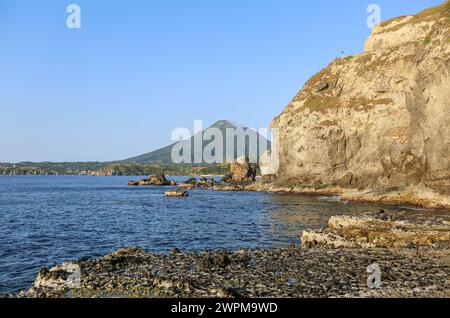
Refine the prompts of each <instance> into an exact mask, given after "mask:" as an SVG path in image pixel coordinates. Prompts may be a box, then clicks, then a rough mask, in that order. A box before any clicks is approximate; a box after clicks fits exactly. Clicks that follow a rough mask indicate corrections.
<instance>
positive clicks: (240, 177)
mask: <svg viewBox="0 0 450 318" xmlns="http://www.w3.org/2000/svg"><path fill="white" fill-rule="evenodd" d="M255 178H256V168H255V167H254V166H253V165H252V164H251V163H250V160H249V159H248V157H243V158H240V159H238V160H236V161H234V162H232V163H231V169H230V174H229V175H228V176H226V177H225V178H224V180H223V181H224V182H233V183H243V182H253V181H255Z"/></svg>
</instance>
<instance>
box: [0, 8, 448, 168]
mask: <svg viewBox="0 0 450 318" xmlns="http://www.w3.org/2000/svg"><path fill="white" fill-rule="evenodd" d="M442 2H443V0H427V1H424V0H370V1H366V0H345V1H336V0H314V1H302V0H146V1H144V0H142V1H139V0H133V1H125V0H123V1H119V0H117V1H106V0H95V1H94V0H69V1H64V0H28V1H26V0H0V111H1V115H0V136H1V138H0V162H2V161H3V162H5V161H6V162H18V161H91V160H98V161H107V160H116V159H123V158H126V157H129V156H133V155H138V154H141V153H144V152H147V151H150V150H153V149H156V148H158V147H160V146H165V145H167V144H168V143H169V142H170V135H171V132H172V130H173V129H174V128H177V127H186V128H190V129H192V125H193V121H194V120H195V119H202V120H203V121H204V122H205V125H210V124H212V123H214V122H215V121H216V120H219V119H229V120H232V121H234V122H237V123H240V124H245V125H247V126H251V127H255V128H260V127H267V126H268V124H269V123H270V121H271V119H272V118H273V117H274V116H276V115H277V114H278V113H280V112H281V111H282V110H283V108H284V107H285V105H286V104H287V103H288V102H289V101H290V99H291V98H292V97H293V96H294V95H295V94H296V93H297V91H298V90H299V89H300V88H301V86H302V85H303V83H304V82H305V80H307V79H308V78H309V77H310V76H311V75H313V74H314V73H316V72H317V71H319V70H320V69H321V68H322V67H324V66H326V65H327V64H328V63H329V62H330V61H331V60H332V59H334V58H336V57H338V56H340V52H341V51H342V50H343V51H345V54H346V55H350V54H355V53H358V52H361V51H362V50H363V44H364V41H365V39H366V37H367V36H368V35H369V32H370V30H369V29H368V27H367V26H366V19H367V16H368V14H367V13H366V8H367V6H368V5H369V4H371V3H377V4H379V5H380V6H381V9H382V17H383V19H388V18H392V17H395V16H399V15H404V14H409V13H415V12H417V11H420V10H422V9H424V8H426V7H428V6H433V5H437V4H439V3H442ZM71 3H77V4H79V5H80V6H81V9H82V16H81V18H82V28H81V29H80V30H70V29H68V28H67V27H66V18H67V16H68V14H67V13H66V7H67V6H68V5H69V4H71Z"/></svg>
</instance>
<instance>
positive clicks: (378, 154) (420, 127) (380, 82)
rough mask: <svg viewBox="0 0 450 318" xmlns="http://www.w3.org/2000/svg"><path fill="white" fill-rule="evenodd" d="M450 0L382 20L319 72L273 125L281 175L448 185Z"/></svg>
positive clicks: (312, 180)
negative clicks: (360, 44) (351, 52)
mask: <svg viewBox="0 0 450 318" xmlns="http://www.w3.org/2000/svg"><path fill="white" fill-rule="evenodd" d="M449 41H450V1H446V2H445V3H443V4H442V5H440V6H438V7H434V8H430V9H428V10H425V11H423V12H421V13H419V14H417V15H415V16H407V17H401V18H397V19H393V20H390V21H386V22H384V23H382V24H381V25H380V26H379V27H377V28H375V29H374V30H373V32H372V35H371V36H370V37H369V39H368V40H367V43H366V46H365V52H364V53H363V54H360V55H357V56H351V57H346V58H339V59H336V60H334V61H333V62H332V63H331V64H330V65H329V66H328V67H326V68H325V69H323V70H322V71H320V72H319V73H318V74H316V75H314V76H313V77H312V78H311V79H310V80H309V81H308V82H307V83H306V84H305V86H304V87H303V88H302V90H301V91H300V92H299V93H298V94H297V96H295V98H294V99H293V100H292V102H291V103H290V104H289V105H288V106H287V107H286V109H285V110H284V112H283V113H282V114H281V115H279V116H278V117H277V118H275V119H274V121H273V123H272V126H273V127H275V128H278V129H279V130H280V170H279V180H280V181H281V182H285V183H288V182H289V183H295V184H304V185H312V186H314V185H319V184H320V185H330V186H331V185H333V186H341V187H343V188H352V189H377V190H383V191H389V190H392V189H401V188H403V187H406V186H410V185H412V184H413V185H420V186H423V187H429V188H431V189H434V190H436V191H440V192H441V193H444V194H450V193H449V189H450V43H449Z"/></svg>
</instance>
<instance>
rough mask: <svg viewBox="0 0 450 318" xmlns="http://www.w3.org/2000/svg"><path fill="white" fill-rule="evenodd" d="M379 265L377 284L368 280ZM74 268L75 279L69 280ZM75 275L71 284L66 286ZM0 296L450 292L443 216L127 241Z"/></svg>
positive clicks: (448, 231) (449, 229) (447, 219)
mask: <svg viewBox="0 0 450 318" xmlns="http://www.w3.org/2000/svg"><path fill="white" fill-rule="evenodd" d="M373 264H378V265H379V266H380V270H381V279H382V286H381V288H379V289H371V288H369V287H368V283H367V282H368V278H369V275H370V274H368V272H367V269H368V267H369V266H371V265H373ZM77 266H78V268H79V269H80V273H81V275H80V282H79V284H80V285H79V286H76V287H74V286H73V281H71V280H69V279H68V277H70V274H71V271H73V268H74V267H75V268H76V267H77ZM71 284H72V285H71ZM7 297H18V298H29V297H31V298H47V297H52V298H53V297H54V298H59V297H63V298H65V297H70V298H72V297H73V298H87V297H88V298H91V297H94V298H97V297H100V298H103V297H107V298H110V297H140V298H141V297H145V298H158V297H194V298H203V297H214V298H216V297H217V298H241V297H293V298H316V297H324V298H325V297H326V298H329V297H331V298H332V297H407V298H409V297H450V215H449V216H447V215H442V216H434V217H432V216H429V217H428V216H427V217H418V216H411V215H406V214H405V215H403V214H389V213H386V212H383V211H380V213H378V214H367V215H363V216H359V217H356V216H355V217H334V218H331V219H330V224H329V226H328V227H327V228H326V229H322V230H319V231H305V232H304V233H303V235H302V245H301V246H291V247H290V248H283V249H260V250H247V249H242V250H239V251H235V252H229V251H204V252H181V251H179V250H177V249H173V250H172V251H171V252H170V253H167V254H153V253H147V252H146V251H144V250H143V249H141V248H126V249H121V250H119V251H116V252H114V253H112V254H109V255H106V256H104V257H101V258H98V259H83V260H78V261H75V262H72V263H66V264H62V265H59V266H56V267H53V268H51V269H46V268H43V269H42V270H41V271H40V272H39V274H38V277H37V279H36V282H35V285H34V287H33V288H31V289H30V290H27V291H22V292H20V293H18V294H14V295H9V296H7Z"/></svg>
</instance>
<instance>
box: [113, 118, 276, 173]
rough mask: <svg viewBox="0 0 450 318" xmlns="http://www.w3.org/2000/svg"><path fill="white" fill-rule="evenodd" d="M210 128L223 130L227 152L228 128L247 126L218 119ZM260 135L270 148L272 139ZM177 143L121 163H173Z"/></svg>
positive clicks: (207, 142)
mask: <svg viewBox="0 0 450 318" xmlns="http://www.w3.org/2000/svg"><path fill="white" fill-rule="evenodd" d="M209 128H217V129H219V130H220V131H221V132H222V134H223V136H224V141H223V143H224V152H225V149H226V148H225V146H226V142H227V141H226V130H227V129H228V128H233V129H236V128H243V129H244V130H246V129H247V128H246V127H238V126H235V125H234V124H233V123H231V122H230V121H227V120H221V121H218V122H216V123H215V124H214V125H212V126H211V127H209ZM209 128H207V129H209ZM204 132H205V130H204V131H203V132H202V133H203V134H204ZM258 137H259V138H258V140H259V141H263V140H266V141H267V148H270V141H268V140H267V139H265V138H264V137H263V136H261V135H259V134H258ZM193 140H194V136H193V137H191V144H192V154H193V153H194V151H193V145H194V142H193ZM259 141H258V145H256V146H257V147H258V149H259V147H260V144H259ZM209 143H210V141H203V147H205V146H206V145H207V144H209ZM176 144H178V143H173V144H171V145H169V146H167V147H164V148H161V149H158V150H155V151H152V152H149V153H146V154H143V155H140V156H136V157H133V158H129V159H125V160H123V161H120V162H119V163H133V164H150V163H161V164H173V161H172V148H173V147H174V146H175V145H176ZM235 147H236V146H235ZM258 149H257V150H258ZM234 153H235V155H234V159H237V158H236V157H237V150H236V148H235V149H234ZM248 153H249V142H248V140H247V141H246V155H248ZM224 156H225V153H224ZM192 162H194V158H193V155H192Z"/></svg>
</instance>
